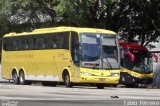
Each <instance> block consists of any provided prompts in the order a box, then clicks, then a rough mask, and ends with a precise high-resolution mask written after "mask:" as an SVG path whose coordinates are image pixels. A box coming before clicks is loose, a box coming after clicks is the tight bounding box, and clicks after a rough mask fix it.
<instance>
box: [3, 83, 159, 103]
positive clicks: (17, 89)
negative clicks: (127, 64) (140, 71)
mask: <svg viewBox="0 0 160 106" xmlns="http://www.w3.org/2000/svg"><path fill="white" fill-rule="evenodd" d="M1 105H2V106H63V105H65V106H160V89H148V88H114V87H105V88H104V89H97V88H96V87H89V86H75V87H73V88H66V87H64V86H57V87H50V86H42V85H40V84H36V85H13V84H11V83H0V106H1Z"/></svg>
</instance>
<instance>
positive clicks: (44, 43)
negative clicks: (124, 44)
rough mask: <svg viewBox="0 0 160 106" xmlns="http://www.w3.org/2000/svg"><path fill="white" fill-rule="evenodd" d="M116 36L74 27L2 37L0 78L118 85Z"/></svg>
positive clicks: (105, 32) (107, 32)
mask: <svg viewBox="0 0 160 106" xmlns="http://www.w3.org/2000/svg"><path fill="white" fill-rule="evenodd" d="M118 44H119V43H118V40H117V37H116V33H115V32H113V31H109V30H103V29H94V28H77V27H54V28H42V29H36V30H34V31H32V32H24V33H9V34H6V35H5V36H4V37H3V49H2V77H3V78H5V79H8V80H13V81H14V83H15V84H26V82H28V81H29V82H32V81H41V82H42V83H45V82H47V83H53V84H55V85H56V83H55V82H64V84H65V86H67V87H72V86H73V84H75V83H76V84H77V83H78V84H80V83H86V84H93V85H95V86H97V88H99V89H103V88H104V86H105V84H112V85H113V84H114V85H117V84H118V82H119V78H120V55H119V53H120V52H119V45H118Z"/></svg>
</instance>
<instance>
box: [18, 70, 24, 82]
mask: <svg viewBox="0 0 160 106" xmlns="http://www.w3.org/2000/svg"><path fill="white" fill-rule="evenodd" d="M19 83H20V85H24V84H25V75H24V72H23V71H20V73H19Z"/></svg>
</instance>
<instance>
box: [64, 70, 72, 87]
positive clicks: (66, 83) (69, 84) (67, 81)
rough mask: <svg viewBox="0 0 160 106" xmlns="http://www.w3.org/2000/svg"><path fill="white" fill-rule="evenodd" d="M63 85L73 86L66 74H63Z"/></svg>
mask: <svg viewBox="0 0 160 106" xmlns="http://www.w3.org/2000/svg"><path fill="white" fill-rule="evenodd" d="M64 85H65V86H66V87H72V86H73V85H72V83H71V82H70V76H69V73H68V72H67V73H65V74H64Z"/></svg>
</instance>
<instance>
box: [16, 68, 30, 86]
mask: <svg viewBox="0 0 160 106" xmlns="http://www.w3.org/2000/svg"><path fill="white" fill-rule="evenodd" d="M19 83H20V85H30V84H31V82H29V81H26V80H25V74H24V72H23V71H20V73H19Z"/></svg>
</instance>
